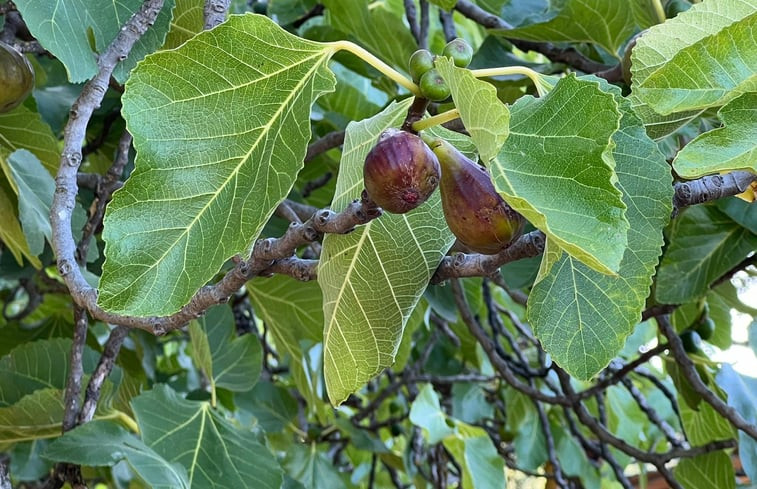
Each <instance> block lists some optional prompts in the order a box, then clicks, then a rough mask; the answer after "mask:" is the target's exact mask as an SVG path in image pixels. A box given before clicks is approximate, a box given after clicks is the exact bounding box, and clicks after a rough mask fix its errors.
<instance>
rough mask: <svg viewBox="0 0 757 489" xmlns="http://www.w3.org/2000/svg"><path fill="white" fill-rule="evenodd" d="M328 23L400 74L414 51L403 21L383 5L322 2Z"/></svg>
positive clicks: (377, 3) (409, 34)
mask: <svg viewBox="0 0 757 489" xmlns="http://www.w3.org/2000/svg"><path fill="white" fill-rule="evenodd" d="M321 3H323V5H324V6H325V7H326V8H327V9H328V12H329V19H330V20H331V25H332V26H334V28H336V29H339V30H340V31H342V32H344V33H345V34H348V35H351V36H354V38H355V39H357V41H358V43H359V44H361V45H363V46H364V47H366V48H367V49H368V50H370V51H371V52H372V53H374V54H375V55H377V56H378V57H379V58H381V59H382V60H384V61H386V62H388V63H389V64H392V65H394V66H396V67H399V68H402V69H403V70H404V69H406V67H407V61H408V59H410V55H411V54H413V51H415V49H416V48H415V46H416V42H415V38H413V35H412V34H411V33H410V30H409V29H408V28H407V26H406V25H405V22H404V19H403V18H402V17H401V16H400V15H398V14H397V13H396V12H394V11H392V10H391V9H390V8H389V7H388V6H387V5H386V3H387V2H376V3H375V4H374V5H371V6H370V7H369V5H368V2H365V1H352V2H345V1H342V0H324V1H323V2H321Z"/></svg>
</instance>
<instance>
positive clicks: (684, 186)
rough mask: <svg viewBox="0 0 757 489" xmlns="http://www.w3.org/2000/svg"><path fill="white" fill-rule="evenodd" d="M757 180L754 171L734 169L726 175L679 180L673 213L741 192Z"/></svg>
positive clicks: (675, 192) (675, 187) (676, 185)
mask: <svg viewBox="0 0 757 489" xmlns="http://www.w3.org/2000/svg"><path fill="white" fill-rule="evenodd" d="M755 180H757V175H755V174H754V173H751V172H748V171H733V172H731V173H727V174H725V175H709V176H706V177H702V178H699V179H697V180H691V181H688V182H678V183H676V184H675V186H674V189H675V191H674V194H673V207H674V211H673V213H674V215H675V213H677V212H678V211H679V210H680V209H682V208H684V207H687V206H690V205H694V204H702V203H704V202H709V201H711V200H717V199H722V198H723V197H730V196H732V195H736V194H740V193H741V192H744V191H745V190H746V189H747V188H749V185H751V183H752V182H754V181H755Z"/></svg>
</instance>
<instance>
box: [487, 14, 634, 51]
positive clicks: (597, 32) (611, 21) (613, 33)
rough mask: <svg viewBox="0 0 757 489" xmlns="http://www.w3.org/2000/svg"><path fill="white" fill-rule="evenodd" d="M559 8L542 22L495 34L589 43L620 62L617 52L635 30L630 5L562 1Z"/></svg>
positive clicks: (519, 37) (529, 38)
mask: <svg viewBox="0 0 757 489" xmlns="http://www.w3.org/2000/svg"><path fill="white" fill-rule="evenodd" d="M558 5H560V6H561V7H562V8H560V10H559V11H558V13H557V14H556V15H554V17H552V18H551V19H549V20H546V21H545V22H540V23H537V24H531V25H523V26H521V27H517V28H515V29H507V30H503V31H494V32H498V33H499V34H501V35H503V36H506V37H510V38H515V39H528V40H531V41H552V42H580V41H583V42H592V43H595V44H598V45H599V46H602V47H603V48H604V49H605V50H606V51H607V52H608V53H610V54H612V55H614V56H615V57H617V58H618V59H620V55H619V53H618V50H619V49H620V46H622V45H623V43H625V42H626V41H627V40H628V38H629V37H631V34H633V31H634V19H633V15H632V13H631V7H630V6H629V2H608V1H606V0H564V1H563V2H560V3H558Z"/></svg>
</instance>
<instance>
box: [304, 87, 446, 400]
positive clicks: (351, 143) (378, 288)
mask: <svg viewBox="0 0 757 489" xmlns="http://www.w3.org/2000/svg"><path fill="white" fill-rule="evenodd" d="M409 103H410V99H408V100H406V101H404V102H402V103H399V104H397V103H394V104H392V105H390V106H389V107H387V109H385V110H384V111H383V112H381V113H380V114H378V115H377V116H375V117H373V118H371V119H367V120H365V121H362V122H359V123H354V122H353V123H351V124H350V125H349V126H348V127H347V135H346V138H345V143H344V149H343V152H342V161H341V166H340V170H339V179H338V180H337V186H336V195H335V197H334V202H333V204H332V207H333V209H334V210H337V211H339V210H341V209H343V208H344V207H345V206H346V205H347V204H348V203H349V202H350V201H351V200H352V199H354V198H357V197H359V196H360V193H361V192H362V190H363V163H364V161H365V156H366V155H367V154H368V152H369V151H370V149H371V148H372V147H373V145H374V144H375V142H376V141H377V139H378V135H379V133H381V131H383V130H384V129H386V128H388V127H396V126H399V125H400V123H401V121H402V118H403V116H404V115H405V112H406V111H407V108H408V106H409ZM452 241H453V237H452V234H451V233H450V232H449V230H448V229H447V227H446V224H445V221H444V216H443V214H442V210H441V205H440V201H439V196H438V194H437V193H435V194H433V195H432V196H431V198H430V199H429V200H428V201H427V202H426V203H425V204H423V205H422V206H420V207H419V208H417V209H415V210H413V211H411V212H409V213H407V214H403V215H393V214H390V213H384V215H383V216H381V217H380V218H378V219H375V220H373V221H371V222H370V223H368V224H366V225H365V226H359V227H358V228H357V229H356V230H355V231H353V232H352V233H349V234H346V235H336V234H328V235H326V236H325V237H324V240H323V249H322V251H321V261H320V264H319V268H318V284H319V285H320V286H321V289H322V291H323V312H324V319H325V326H324V330H323V338H324V375H325V379H326V389H327V392H328V395H329V399H330V400H331V402H332V403H333V404H335V405H336V404H340V403H341V402H342V401H344V400H345V399H346V398H347V396H348V395H349V394H351V393H352V392H354V391H355V390H357V389H359V388H360V387H362V386H363V384H364V383H365V382H366V381H367V380H369V379H370V378H372V377H373V376H374V375H376V374H378V373H379V372H381V371H382V370H383V369H384V368H386V367H388V366H390V365H391V364H392V363H393V362H394V355H395V354H396V352H397V348H398V346H399V344H400V340H401V338H402V332H403V330H404V327H405V323H406V321H407V319H408V317H409V316H410V313H411V312H412V311H413V309H414V308H415V305H416V304H417V302H418V299H420V297H421V295H422V294H423V291H424V290H425V288H426V285H427V284H428V281H429V279H430V278H431V275H432V274H433V272H434V270H435V269H436V267H437V266H438V265H439V262H440V261H441V259H442V257H443V256H444V254H445V253H446V251H447V249H448V248H449V247H450V246H451V245H452Z"/></svg>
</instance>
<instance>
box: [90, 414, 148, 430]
mask: <svg viewBox="0 0 757 489" xmlns="http://www.w3.org/2000/svg"><path fill="white" fill-rule="evenodd" d="M99 419H112V420H115V421H119V422H120V423H121V424H123V425H125V426H126V427H127V428H129V430H131V431H132V432H134V433H137V434H139V425H137V422H136V421H134V419H133V418H132V417H131V416H129V415H128V414H126V413H125V412H123V411H114V412H112V413H110V414H107V415H105V416H103V417H102V418H99Z"/></svg>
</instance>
